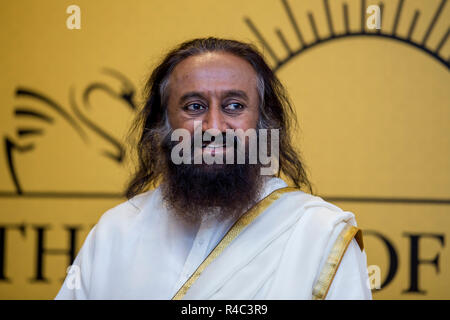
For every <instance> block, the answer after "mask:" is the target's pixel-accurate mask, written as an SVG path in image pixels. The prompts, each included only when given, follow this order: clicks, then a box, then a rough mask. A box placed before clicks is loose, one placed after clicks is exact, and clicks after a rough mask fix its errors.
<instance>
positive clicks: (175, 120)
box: [168, 111, 194, 133]
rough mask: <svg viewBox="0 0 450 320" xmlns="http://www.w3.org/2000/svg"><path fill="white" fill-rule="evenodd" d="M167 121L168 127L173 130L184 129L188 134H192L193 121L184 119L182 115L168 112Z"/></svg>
mask: <svg viewBox="0 0 450 320" xmlns="http://www.w3.org/2000/svg"><path fill="white" fill-rule="evenodd" d="M168 120H169V125H170V127H171V128H172V129H173V130H175V129H181V128H183V129H186V130H188V131H189V132H191V133H193V132H194V121H193V120H192V119H185V118H184V117H183V116H182V115H180V114H179V113H171V112H170V111H169V112H168Z"/></svg>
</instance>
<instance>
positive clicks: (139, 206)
mask: <svg viewBox="0 0 450 320" xmlns="http://www.w3.org/2000/svg"><path fill="white" fill-rule="evenodd" d="M154 196H155V190H149V191H146V192H143V193H140V194H138V195H136V196H134V197H133V198H131V199H128V200H126V201H124V202H121V203H119V204H118V205H116V206H114V207H112V208H110V209H108V210H107V211H106V212H105V213H103V214H102V216H101V217H100V219H99V221H98V222H97V224H96V228H97V230H99V229H100V230H105V229H108V230H109V229H118V228H120V229H124V228H127V227H128V226H130V225H131V224H133V222H134V221H135V220H136V219H137V218H138V217H139V216H140V215H142V212H143V208H144V207H145V206H146V205H147V204H148V203H149V202H150V201H151V200H152V198H153V197H154Z"/></svg>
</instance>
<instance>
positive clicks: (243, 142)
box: [170, 121, 280, 175]
mask: <svg viewBox="0 0 450 320" xmlns="http://www.w3.org/2000/svg"><path fill="white" fill-rule="evenodd" d="M224 135H225V139H224ZM269 137H270V142H268V139H269ZM279 140H280V132H279V129H270V130H269V129H253V128H250V129H247V130H245V131H244V130H243V129H236V130H234V129H227V130H226V132H225V134H224V133H223V132H222V131H220V130H218V129H207V130H206V131H205V132H203V131H202V121H194V137H193V139H192V135H191V132H190V131H189V130H187V129H184V128H179V129H175V130H173V132H172V135H171V141H172V142H174V141H175V142H176V141H177V142H178V144H176V145H175V146H174V147H173V149H172V152H171V155H170V156H171V160H172V162H173V163H174V164H182V163H183V164H202V163H205V164H224V163H225V164H235V163H236V164H257V163H259V164H261V165H262V167H261V170H260V171H261V175H273V174H275V173H277V172H278V169H279V149H280V141H279ZM247 147H248V148H247ZM269 149H270V150H269Z"/></svg>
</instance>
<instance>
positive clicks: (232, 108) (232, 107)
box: [224, 102, 244, 111]
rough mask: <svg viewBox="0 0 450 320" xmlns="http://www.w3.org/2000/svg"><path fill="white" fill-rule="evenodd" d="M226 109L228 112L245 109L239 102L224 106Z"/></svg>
mask: <svg viewBox="0 0 450 320" xmlns="http://www.w3.org/2000/svg"><path fill="white" fill-rule="evenodd" d="M224 109H225V110H227V111H237V110H241V109H244V106H243V105H242V104H240V103H238V102H232V103H229V104H227V105H226V106H224Z"/></svg>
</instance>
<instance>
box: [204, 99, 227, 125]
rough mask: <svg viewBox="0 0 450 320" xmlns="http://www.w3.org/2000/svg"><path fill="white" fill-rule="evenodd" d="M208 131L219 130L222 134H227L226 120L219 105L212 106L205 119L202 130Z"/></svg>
mask: <svg viewBox="0 0 450 320" xmlns="http://www.w3.org/2000/svg"><path fill="white" fill-rule="evenodd" d="M208 129H214V130H219V131H220V132H225V131H226V129H227V123H226V119H225V117H224V115H223V113H222V111H221V107H220V105H219V104H215V105H211V106H210V107H209V109H208V112H207V114H206V115H205V117H204V118H203V124H202V130H203V131H206V130H208Z"/></svg>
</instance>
